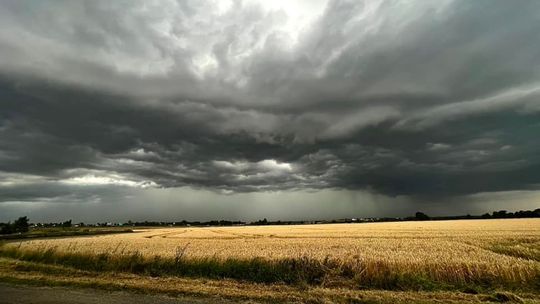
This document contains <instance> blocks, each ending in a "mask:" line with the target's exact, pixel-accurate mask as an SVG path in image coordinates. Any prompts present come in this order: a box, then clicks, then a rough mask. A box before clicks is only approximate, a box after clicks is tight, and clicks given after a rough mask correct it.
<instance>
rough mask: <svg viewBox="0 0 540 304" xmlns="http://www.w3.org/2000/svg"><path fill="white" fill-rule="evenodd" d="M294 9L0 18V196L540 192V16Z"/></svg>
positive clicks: (45, 10)
mask: <svg viewBox="0 0 540 304" xmlns="http://www.w3.org/2000/svg"><path fill="white" fill-rule="evenodd" d="M300 4H302V3H300ZM300 4H299V6H300V7H301V8H302V7H303V8H304V9H305V10H306V12H307V11H308V9H309V12H310V13H309V14H311V15H310V18H308V19H302V18H300V17H298V16H296V17H297V18H296V17H295V16H292V17H291V16H289V15H290V14H292V13H291V12H289V11H287V10H281V11H280V10H272V9H269V8H266V7H264V6H263V5H259V4H254V3H251V2H242V1H233V2H232V3H231V5H230V6H229V7H224V8H218V5H217V4H216V3H210V2H208V3H207V2H202V1H197V2H194V3H189V2H185V1H178V2H174V1H166V2H160V3H153V2H149V1H141V2H136V1H128V2H121V1H115V2H108V1H92V2H78V1H66V2H62V3H61V2H57V1H54V2H47V1H40V2H35V1H6V2H4V3H2V4H0V6H2V9H0V28H1V30H0V53H1V54H2V55H1V56H0V73H1V74H2V80H1V81H0V172H2V174H3V175H0V178H1V179H0V187H1V189H2V191H1V193H0V200H1V201H24V200H32V199H34V198H37V199H40V198H43V197H49V198H58V197H60V198H61V197H65V196H66V195H73V193H76V194H75V195H81V197H91V196H92V193H94V192H95V191H97V190H95V187H105V188H107V187H115V186H122V187H166V188H167V187H181V186H191V187H195V188H208V189H216V190H220V191H223V192H225V193H228V192H230V191H233V192H256V191H264V190H284V189H295V190H299V189H312V188H314V189H326V188H337V189H348V190H359V189H367V190H370V191H376V192H380V193H382V194H385V195H392V196H395V195H408V196H412V197H425V198H428V199H429V198H431V197H441V196H447V197H453V196H456V195H468V194H474V193H479V192H494V191H510V190H531V189H537V188H538V185H539V184H540V170H539V169H540V141H538V140H537V137H538V134H540V102H539V100H540V77H539V76H540V75H539V73H540V61H538V60H537V59H538V58H540V43H539V42H538V39H537V33H538V32H539V31H540V3H539V2H538V1H519V3H516V2H509V1H440V2H439V1H438V2H437V3H435V2H433V1H407V2H402V1H330V2H329V3H326V4H322V5H321V6H320V9H319V10H316V9H313V8H312V7H307V6H305V7H304V6H302V5H308V4H309V2H306V3H303V4H302V5H300ZM311 10H313V11H311ZM306 14H308V13H306ZM309 14H308V15H309ZM295 18H296V19H295ZM296 20H307V21H305V22H304V21H302V22H304V23H302V24H296V23H294V22H293V21H296ZM32 185H33V186H32ZM85 187H86V188H85ZM93 187H94V188H93ZM84 189H87V190H84ZM88 189H90V190H88ZM92 189H93V190H92ZM100 189H101V188H100Z"/></svg>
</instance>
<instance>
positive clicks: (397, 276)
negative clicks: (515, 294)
mask: <svg viewBox="0 0 540 304" xmlns="http://www.w3.org/2000/svg"><path fill="white" fill-rule="evenodd" d="M0 256H2V257H8V258H12V259H17V260H20V261H29V262H36V263H42V264H49V265H62V266H67V267H71V268H74V269H78V270H84V271H93V272H124V273H133V274H138V275H147V276H153V277H160V276H176V277H192V278H208V279H223V278H227V279H235V280H239V281H247V282H255V283H285V284H288V285H296V286H304V285H305V286H323V287H346V288H352V289H383V290H413V291H435V290H458V291H459V290H461V291H465V292H470V293H477V292H484V291H493V290H496V289H504V290H520V291H533V292H535V293H538V291H539V290H540V269H539V268H536V269H533V270H532V271H533V276H532V277H529V278H528V279H526V280H523V279H520V280H519V281H513V280H509V279H505V278H503V277H501V276H497V275H493V274H490V272H489V271H484V272H472V273H469V274H468V275H466V276H464V277H463V276H462V277H459V278H456V277H455V276H452V275H450V274H449V275H448V276H447V277H441V276H440V275H437V276H435V275H433V276H430V272H429V271H425V272H422V273H414V272H410V271H406V270H400V269H399V268H396V267H393V266H392V265H391V264H389V263H385V262H371V263H365V262H362V261H357V263H344V262H343V261H340V260H337V259H330V258H327V259H324V260H317V259H312V258H309V257H299V258H285V259H279V260H267V259H263V258H253V259H238V258H228V259H218V258H213V257H210V258H186V257H184V256H183V252H181V251H180V252H179V253H178V254H177V255H176V257H171V258H168V257H159V256H154V257H144V256H143V255H142V254H140V253H138V252H136V253H132V254H114V253H111V254H109V253H102V254H91V253H90V254H88V253H72V252H59V251H57V250H56V249H54V248H49V249H46V250H27V249H21V248H18V247H15V246H2V245H1V244H0Z"/></svg>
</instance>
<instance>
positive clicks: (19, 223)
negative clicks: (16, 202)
mask: <svg viewBox="0 0 540 304" xmlns="http://www.w3.org/2000/svg"><path fill="white" fill-rule="evenodd" d="M28 226H29V225H28V217H26V216H21V217H20V218H18V219H17V220H16V221H15V222H13V228H14V229H13V230H15V232H28Z"/></svg>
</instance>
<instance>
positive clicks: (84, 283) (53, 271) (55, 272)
mask: <svg viewBox="0 0 540 304" xmlns="http://www.w3.org/2000/svg"><path fill="white" fill-rule="evenodd" d="M4 265H10V266H11V267H10V268H12V271H14V272H17V273H26V272H28V273H39V274H40V275H45V277H43V276H41V277H30V278H20V277H15V276H10V275H9V274H7V275H6V274H5V273H4V274H3V275H2V274H0V283H3V284H9V285H23V286H41V287H66V288H67V287H74V288H85V289H98V290H100V291H110V292H112V291H125V292H132V293H136V294H144V295H165V296H170V297H185V298H193V299H206V300H208V301H214V300H215V301H216V302H215V303H224V302H227V303H229V302H228V301H233V302H234V303H237V301H240V303H251V304H255V303H310V304H328V303H342V304H353V303H354V304H377V303H378V304H390V303H395V301H396V299H395V298H394V297H395V296H396V295H390V296H389V297H388V298H387V297H385V296H383V297H381V296H376V295H375V296H367V297H366V296H365V295H354V294H350V293H347V292H345V293H344V294H342V293H336V294H333V293H330V294H329V293H328V292H323V293H322V294H321V293H317V292H315V293H311V292H309V290H310V289H309V288H306V287H297V288H295V290H296V292H295V295H292V294H290V293H288V292H287V293H285V294H281V295H279V294H276V295H262V294H261V295H260V296H258V297H256V298H253V297H252V296H248V295H242V294H238V293H235V294H234V295H223V294H213V293H209V292H208V291H196V290H192V289H183V290H177V289H156V288H150V287H148V286H136V285H132V284H130V283H125V282H123V281H115V280H113V281H105V282H104V281H102V280H101V277H102V276H103V275H107V274H103V273H96V272H88V271H80V270H75V269H72V268H68V267H64V266H57V265H47V264H39V263H35V262H26V261H20V260H15V259H9V258H8V259H6V258H4V259H3V260H0V266H4ZM4 271H5V269H4ZM56 276H59V277H60V278H62V277H66V276H67V277H73V278H83V280H67V281H66V280H62V279H58V277H56ZM238 288H241V287H238ZM247 288H249V287H247ZM338 290H340V291H341V292H343V291H344V290H343V289H341V288H340V289H338ZM389 292H401V291H389ZM452 292H456V293H462V292H463V291H452ZM468 293H470V292H468ZM539 299H540V298H539V297H538V295H537V294H535V293H527V292H525V293H523V292H522V293H519V294H516V293H512V292H509V291H503V290H495V291H490V292H483V293H474V294H470V295H469V296H468V299H462V300H455V299H453V300H450V299H448V301H441V299H438V300H435V299H433V298H430V297H429V296H427V297H426V296H421V297H420V298H419V299H407V300H406V303H418V304H420V303H422V304H426V303H434V302H437V303H447V302H448V303H454V304H457V303H472V302H474V303H479V302H487V303H501V302H508V303H540V301H539ZM400 302H404V300H402V301H400Z"/></svg>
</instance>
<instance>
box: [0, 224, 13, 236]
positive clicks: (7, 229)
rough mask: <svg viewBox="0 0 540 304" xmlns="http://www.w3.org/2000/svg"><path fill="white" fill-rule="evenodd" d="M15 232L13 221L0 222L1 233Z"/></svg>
mask: <svg viewBox="0 0 540 304" xmlns="http://www.w3.org/2000/svg"><path fill="white" fill-rule="evenodd" d="M11 233H13V225H12V224H11V222H8V223H7V224H4V223H0V234H11Z"/></svg>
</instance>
